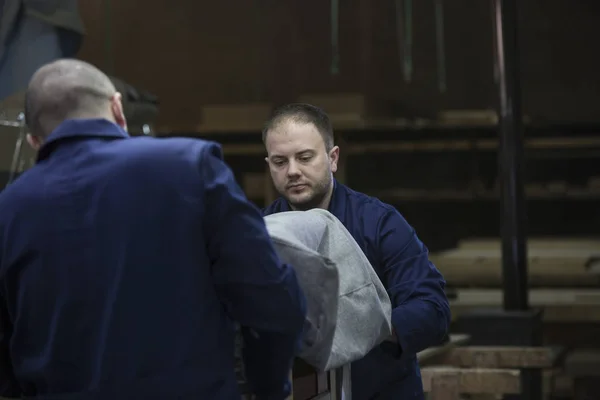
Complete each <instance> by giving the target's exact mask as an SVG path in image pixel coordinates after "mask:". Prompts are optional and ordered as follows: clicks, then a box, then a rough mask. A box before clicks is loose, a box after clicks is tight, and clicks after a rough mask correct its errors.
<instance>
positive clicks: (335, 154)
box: [329, 146, 340, 172]
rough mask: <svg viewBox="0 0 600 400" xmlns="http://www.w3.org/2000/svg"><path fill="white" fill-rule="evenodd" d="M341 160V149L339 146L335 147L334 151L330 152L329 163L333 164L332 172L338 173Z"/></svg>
mask: <svg viewBox="0 0 600 400" xmlns="http://www.w3.org/2000/svg"><path fill="white" fill-rule="evenodd" d="M339 159H340V148H339V147H338V146H333V149H331V150H330V151H329V162H330V164H331V172H336V171H337V168H338V161H339Z"/></svg>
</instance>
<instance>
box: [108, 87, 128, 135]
mask: <svg viewBox="0 0 600 400" xmlns="http://www.w3.org/2000/svg"><path fill="white" fill-rule="evenodd" d="M110 109H111V111H112V114H113V117H114V119H115V122H116V124H117V125H119V126H120V127H121V128H123V129H125V130H127V119H126V118H125V112H124V111H123V102H122V96H121V93H119V92H117V93H115V94H114V95H113V97H112V98H111V99H110Z"/></svg>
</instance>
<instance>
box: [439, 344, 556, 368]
mask: <svg viewBox="0 0 600 400" xmlns="http://www.w3.org/2000/svg"><path fill="white" fill-rule="evenodd" d="M562 354H563V351H562V349H557V348H551V347H517V346H466V347H457V348H453V349H450V351H448V353H447V354H446V356H445V358H444V364H449V365H452V366H454V367H468V368H552V367H553V366H555V365H556V363H557V361H558V360H559V359H560V357H561V356H562Z"/></svg>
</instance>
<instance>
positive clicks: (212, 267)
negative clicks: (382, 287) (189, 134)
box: [0, 119, 305, 400]
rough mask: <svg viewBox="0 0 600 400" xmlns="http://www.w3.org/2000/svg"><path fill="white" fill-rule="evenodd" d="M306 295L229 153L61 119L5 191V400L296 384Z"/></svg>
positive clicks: (1, 233)
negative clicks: (243, 381) (239, 359)
mask: <svg viewBox="0 0 600 400" xmlns="http://www.w3.org/2000/svg"><path fill="white" fill-rule="evenodd" d="M304 318H305V301H304V298H303V295H302V292H301V291H300V288H299V286H298V283H297V280H296V277H295V273H294V271H293V269H292V268H291V267H289V266H287V265H283V264H281V262H280V260H279V258H278V256H277V254H276V252H275V250H274V248H273V246H272V244H271V241H270V238H269V235H268V232H267V230H266V227H265V224H264V220H263V218H262V215H261V213H260V210H259V209H258V208H257V207H256V206H254V205H252V204H251V203H249V202H248V200H247V199H246V197H245V196H244V194H243V192H242V190H241V189H240V188H239V187H238V185H237V184H236V183H235V180H234V177H233V174H232V172H231V170H230V169H229V168H228V167H227V166H226V165H225V163H224V162H223V160H222V155H221V150H220V147H219V146H218V145H217V144H215V143H211V142H206V141H202V140H194V139H184V138H169V139H158V138H150V137H140V138H130V137H129V136H128V135H127V133H126V132H125V131H123V130H122V129H121V128H119V127H118V126H117V125H114V124H112V123H110V122H109V121H107V120H102V119H100V120H71V121H66V122H64V123H63V124H62V125H60V126H59V127H58V128H57V129H56V130H55V131H54V132H53V133H52V134H51V135H50V137H49V138H48V139H47V141H46V143H45V144H44V146H43V147H42V149H41V150H40V152H39V156H38V161H37V163H36V165H35V166H33V167H32V168H31V169H29V170H28V171H26V172H25V173H24V174H23V175H21V176H20V177H19V178H18V179H17V180H16V181H15V182H14V183H12V184H11V185H9V186H8V187H7V188H6V189H5V190H4V191H3V192H2V193H0V396H6V397H20V396H24V397H26V398H37V399H44V400H54V399H60V400H83V399H85V400H92V399H94V400H106V399H111V400H121V399H123V400H135V399H140V400H142V399H157V400H158V399H161V400H162V399H190V400H191V399H194V400H197V399H207V400H208V399H224V400H230V399H231V400H233V399H235V400H239V399H240V391H239V388H238V381H237V378H236V374H235V371H234V326H233V325H234V321H237V322H239V323H240V325H241V326H242V327H243V331H244V332H245V333H246V334H247V335H246V343H245V344H246V347H245V357H246V367H247V369H246V373H247V375H248V380H249V382H250V387H251V388H252V391H253V392H254V393H256V394H257V397H258V398H259V399H261V398H262V399H269V400H270V399H274V400H275V399H276V400H281V399H283V398H285V396H286V395H287V394H288V393H289V390H290V385H289V379H288V376H289V370H290V368H291V364H292V361H293V358H294V355H295V353H296V351H297V349H298V346H299V343H300V338H301V332H302V327H303V323H304Z"/></svg>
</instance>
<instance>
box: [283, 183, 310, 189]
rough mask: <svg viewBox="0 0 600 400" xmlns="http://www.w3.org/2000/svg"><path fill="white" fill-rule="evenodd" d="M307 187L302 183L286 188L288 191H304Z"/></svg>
mask: <svg viewBox="0 0 600 400" xmlns="http://www.w3.org/2000/svg"><path fill="white" fill-rule="evenodd" d="M307 186H308V185H306V184H304V183H298V184H295V185H289V186H288V187H287V188H288V190H300V189H304V188H305V187H307Z"/></svg>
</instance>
